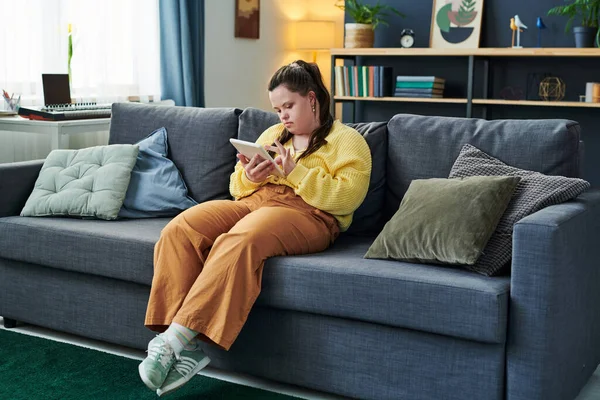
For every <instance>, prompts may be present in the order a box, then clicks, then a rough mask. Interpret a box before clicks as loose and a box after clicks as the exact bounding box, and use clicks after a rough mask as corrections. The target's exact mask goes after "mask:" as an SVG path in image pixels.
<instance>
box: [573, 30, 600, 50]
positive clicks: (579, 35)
mask: <svg viewBox="0 0 600 400" xmlns="http://www.w3.org/2000/svg"><path fill="white" fill-rule="evenodd" d="M597 31H598V28H591V27H587V26H576V27H574V28H573V34H574V35H575V47H578V48H582V47H594V41H595V40H596V33H597Z"/></svg>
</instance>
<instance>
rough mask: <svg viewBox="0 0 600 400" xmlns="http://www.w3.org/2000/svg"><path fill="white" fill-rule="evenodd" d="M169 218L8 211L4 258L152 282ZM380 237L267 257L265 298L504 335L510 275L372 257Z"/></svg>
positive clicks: (347, 314)
mask: <svg viewBox="0 0 600 400" xmlns="http://www.w3.org/2000/svg"><path fill="white" fill-rule="evenodd" d="M169 220H170V218H150V219H131V220H117V221H101V220H95V221H85V220H84V221H82V220H72V219H65V218H23V217H5V218H0V237H2V238H5V239H4V240H2V241H0V257H2V258H8V259H13V260H18V261H24V262H30V263H35V264H40V265H45V266H49V267H54V268H60V269H66V270H70V271H77V272H81V273H85V274H93V275H100V276H106V277H112V278H116V279H121V280H124V281H130V282H135V283H140V284H144V285H148V286H150V284H151V283H152V275H153V259H152V257H153V249H154V244H155V243H156V242H157V241H158V239H159V237H160V231H161V230H162V228H163V227H164V226H165V225H166V224H167V223H168V222H169ZM32 237H35V238H36V240H35V241H32V240H31V238H32ZM372 242H373V238H372V237H360V236H350V235H347V236H341V237H340V238H338V240H337V241H336V243H335V244H334V245H333V246H332V247H331V248H330V249H328V250H326V251H325V252H322V253H317V254H309V255H302V256H293V257H274V258H270V259H268V260H267V262H266V264H265V268H264V272H263V283H262V292H261V295H260V296H259V298H258V301H257V305H263V306H269V307H275V308H280V309H286V310H295V311H303V312H311V313H316V314H324V315H331V316H337V317H341V318H354V319H357V320H363V321H369V322H375V323H380V324H384V325H391V326H397V327H404V328H409V329H415V330H423V331H427V332H432V333H439V334H445V335H451V336H456V337H461V338H466V339H473V340H479V341H483V342H493V343H502V342H503V341H504V339H505V329H506V323H507V322H506V321H507V320H506V316H507V307H508V291H509V278H488V277H484V276H481V275H477V274H473V273H472V272H468V271H462V270H460V269H450V268H444V267H440V266H434V265H427V264H409V263H403V262H398V261H386V260H365V259H363V258H362V257H363V255H364V254H365V252H366V251H367V249H368V248H369V246H370V245H371V243H372ZM74 249H76V250H74Z"/></svg>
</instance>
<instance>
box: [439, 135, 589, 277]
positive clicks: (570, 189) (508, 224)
mask: <svg viewBox="0 0 600 400" xmlns="http://www.w3.org/2000/svg"><path fill="white" fill-rule="evenodd" d="M475 175H479V176H482V175H483V176H493V175H505V176H506V175H508V176H518V177H521V182H520V183H519V185H518V186H517V188H516V190H515V194H514V196H513V198H512V200H511V202H510V204H509V205H508V207H507V209H506V212H505V213H504V215H503V216H502V218H501V219H500V222H499V223H498V227H497V228H496V232H494V234H493V235H492V237H491V238H490V241H489V243H488V244H487V246H486V248H485V249H484V251H483V255H482V256H481V257H480V258H479V260H478V261H477V264H476V265H475V266H474V267H473V270H476V271H477V272H480V273H482V274H484V275H488V276H491V275H497V274H499V273H500V272H502V268H503V267H504V266H505V265H507V264H508V262H509V261H510V259H511V257H512V232H513V226H514V224H515V223H517V222H518V221H519V220H520V219H522V218H523V217H526V216H527V215H529V214H532V213H534V212H536V211H538V210H541V209H542V208H544V207H547V206H550V205H553V204H559V203H562V202H564V201H567V200H570V199H573V198H575V197H577V196H579V195H580V194H581V193H582V192H584V191H585V190H587V189H588V188H589V187H590V184H589V182H587V181H584V180H583V179H577V178H566V177H564V176H550V175H544V174H542V173H539V172H535V171H527V170H522V169H519V168H515V167H512V166H510V165H506V164H505V163H503V162H502V161H500V160H498V159H497V158H494V157H492V156H490V155H489V154H487V153H485V152H483V151H481V150H480V149H478V148H477V147H475V146H473V145H470V144H465V145H464V146H463V148H462V149H461V151H460V154H459V155H458V158H457V159H456V161H455V162H454V165H453V166H452V169H451V171H450V175H449V178H464V177H468V176H475Z"/></svg>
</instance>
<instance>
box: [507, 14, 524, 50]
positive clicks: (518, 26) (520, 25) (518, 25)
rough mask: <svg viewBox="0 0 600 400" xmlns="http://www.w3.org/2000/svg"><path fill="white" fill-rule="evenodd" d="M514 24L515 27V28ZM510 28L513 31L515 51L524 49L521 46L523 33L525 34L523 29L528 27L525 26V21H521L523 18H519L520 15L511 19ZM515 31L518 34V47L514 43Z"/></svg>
mask: <svg viewBox="0 0 600 400" xmlns="http://www.w3.org/2000/svg"><path fill="white" fill-rule="evenodd" d="M513 24H514V27H515V28H516V29H515V28H513ZM510 28H511V29H512V30H513V46H512V47H513V49H522V48H523V46H521V32H523V29H527V25H525V24H524V23H523V21H521V18H519V16H518V15H515V17H514V19H513V18H511V20H510ZM515 30H516V32H517V45H516V46H515V43H514V37H515Z"/></svg>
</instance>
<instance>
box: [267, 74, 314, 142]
mask: <svg viewBox="0 0 600 400" xmlns="http://www.w3.org/2000/svg"><path fill="white" fill-rule="evenodd" d="M269 99H270V100H271V104H272V105H273V109H275V112H277V115H278V116H279V120H280V121H281V122H282V123H283V124H284V125H285V127H286V128H287V130H288V131H289V132H290V133H292V134H294V135H310V134H311V133H312V131H313V130H314V129H315V118H316V117H315V113H313V111H312V105H313V104H315V107H316V99H315V94H314V92H312V91H311V92H308V94H307V95H306V96H302V95H300V93H294V92H292V91H290V90H288V88H287V87H286V86H285V85H279V86H277V87H276V88H275V89H273V90H272V91H271V92H269Z"/></svg>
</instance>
